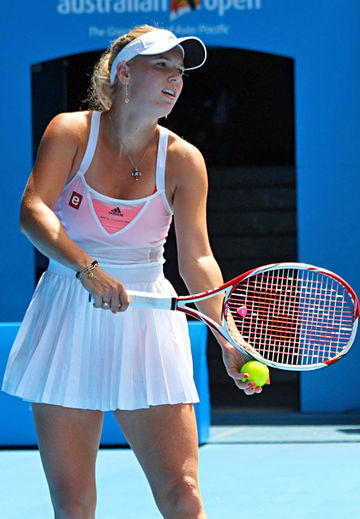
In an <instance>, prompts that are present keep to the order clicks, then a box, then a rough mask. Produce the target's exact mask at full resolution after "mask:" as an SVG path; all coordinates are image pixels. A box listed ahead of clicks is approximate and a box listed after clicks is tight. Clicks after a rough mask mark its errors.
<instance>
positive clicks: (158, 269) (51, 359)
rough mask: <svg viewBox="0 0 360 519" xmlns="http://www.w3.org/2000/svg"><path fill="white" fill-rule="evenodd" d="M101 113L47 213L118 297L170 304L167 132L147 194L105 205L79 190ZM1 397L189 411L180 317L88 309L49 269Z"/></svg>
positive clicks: (69, 281) (65, 277)
mask: <svg viewBox="0 0 360 519" xmlns="http://www.w3.org/2000/svg"><path fill="white" fill-rule="evenodd" d="M100 119H101V112H93V114H92V119H91V129H90V135H89V141H88V145H87V149H86V152H85V155H84V157H83V160H82V163H81V166H80V168H79V171H78V172H77V174H76V175H75V177H74V178H73V179H72V180H71V182H69V184H67V185H66V186H65V188H64V191H63V193H62V195H61V197H60V199H59V201H58V203H57V205H56V207H55V209H54V211H55V213H56V214H57V216H58V217H59V219H60V221H61V223H62V224H63V226H64V227H65V229H66V231H67V233H68V234H69V236H70V238H71V239H72V240H73V241H74V242H75V243H77V244H78V245H79V246H80V247H81V248H83V249H84V250H85V251H86V252H87V253H88V254H89V255H90V256H91V257H93V258H94V259H96V260H97V261H98V262H99V264H100V266H101V268H103V269H104V270H105V271H106V272H108V273H109V274H111V275H113V276H114V277H116V278H118V279H119V280H120V281H122V282H123V283H124V285H125V287H126V288H128V289H133V290H145V291H149V292H155V293H162V294H168V295H171V296H174V295H175V291H174V289H173V287H172V285H171V284H170V282H169V281H168V280H166V279H165V277H164V274H163V263H164V257H163V247H164V243H165V241H166V237H167V233H168V230H169V226H170V223H171V220H172V211H171V208H170V206H169V204H168V201H167V198H166V194H165V162H166V152H167V141H168V132H167V130H166V129H165V128H162V127H160V135H159V144H158V152H157V164H156V190H155V192H154V193H153V194H152V195H151V196H148V197H145V198H142V199H138V200H120V199H117V198H111V197H108V196H104V195H102V194H100V193H98V192H96V191H95V190H94V189H92V188H91V187H90V186H89V185H88V184H87V182H86V171H87V169H88V167H89V166H90V164H91V161H92V158H93V156H94V152H95V148H96V143H97V140H98V134H99V127H100ZM2 389H3V390H4V391H6V392H8V393H10V394H12V395H15V396H19V397H21V398H23V399H24V400H28V401H31V402H42V403H49V404H55V405H62V406H66V407H74V408H82V409H100V410H103V411H108V410H114V409H140V408H146V407H149V406H151V405H161V404H177V403H181V402H183V403H186V402H197V401H198V395H197V391H196V388H195V384H194V381H193V367H192V358H191V349H190V340H189V335H188V327H187V322H186V318H185V316H184V315H182V314H180V313H177V312H171V311H167V310H153V309H142V308H141V309H140V308H131V307H130V308H129V309H128V310H127V311H126V312H124V313H118V314H115V315H114V314H113V313H111V312H110V311H108V310H107V311H104V310H101V309H95V308H94V307H93V305H92V304H90V303H89V302H88V292H87V291H86V290H85V289H84V288H83V286H82V284H81V283H80V282H79V280H77V279H76V278H75V273H74V271H73V270H71V269H68V268H66V267H64V266H62V265H60V264H59V263H57V262H55V261H53V260H50V263H49V267H48V270H47V271H46V272H45V273H44V274H43V276H42V278H41V279H40V281H39V283H38V286H37V288H36V290H35V293H34V296H33V298H32V301H31V303H30V305H29V308H28V310H27V312H26V314H25V317H24V320H23V322H22V325H21V327H20V330H19V333H18V335H17V338H16V340H15V343H14V345H13V347H12V350H11V352H10V356H9V360H8V364H7V368H6V372H5V377H4V382H3V388H2Z"/></svg>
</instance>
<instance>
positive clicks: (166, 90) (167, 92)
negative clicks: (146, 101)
mask: <svg viewBox="0 0 360 519" xmlns="http://www.w3.org/2000/svg"><path fill="white" fill-rule="evenodd" d="M162 93H163V94H165V95H168V96H170V97H171V98H173V99H175V97H176V91H175V90H173V89H172V88H164V89H163V90H162Z"/></svg>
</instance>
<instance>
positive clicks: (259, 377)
mask: <svg viewBox="0 0 360 519" xmlns="http://www.w3.org/2000/svg"><path fill="white" fill-rule="evenodd" d="M241 373H248V374H249V375H250V377H249V378H242V379H241V382H247V381H248V380H251V381H252V382H254V384H255V385H256V386H259V387H260V386H263V385H264V384H266V382H267V381H268V379H269V369H268V367H267V366H265V364H263V363H262V362H258V361H257V360H250V361H249V362H246V363H245V364H244V365H243V367H242V368H241Z"/></svg>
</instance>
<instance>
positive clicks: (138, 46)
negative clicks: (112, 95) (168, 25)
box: [110, 29, 207, 83]
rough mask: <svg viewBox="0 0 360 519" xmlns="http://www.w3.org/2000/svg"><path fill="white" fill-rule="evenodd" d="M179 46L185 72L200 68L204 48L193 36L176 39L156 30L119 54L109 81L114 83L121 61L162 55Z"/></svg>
mask: <svg viewBox="0 0 360 519" xmlns="http://www.w3.org/2000/svg"><path fill="white" fill-rule="evenodd" d="M177 45H179V47H180V48H181V50H182V53H183V56H184V66H185V70H193V69H196V68H199V67H201V66H202V65H203V64H204V63H205V60H206V55H207V53H206V47H205V45H204V44H203V42H202V41H201V40H200V39H199V38H196V37H195V36H185V37H184V38H177V37H176V36H175V35H174V34H173V33H172V32H170V31H167V30H165V29H156V30H155V31H150V32H146V33H145V34H143V35H142V36H140V37H139V38H136V39H135V40H132V41H131V42H130V43H128V44H127V45H125V47H124V48H123V49H122V50H121V51H120V52H119V54H118V55H117V56H116V58H115V59H114V61H113V62H112V65H111V72H110V81H111V83H114V81H115V78H116V68H117V66H118V64H119V63H120V62H121V61H125V62H128V61H130V60H131V59H133V58H135V56H138V55H139V54H140V55H142V56H152V55H154V54H162V53H163V52H167V51H169V50H171V49H173V48H174V47H176V46H177Z"/></svg>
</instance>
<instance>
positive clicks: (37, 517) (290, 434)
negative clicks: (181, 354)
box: [0, 415, 360, 519]
mask: <svg viewBox="0 0 360 519" xmlns="http://www.w3.org/2000/svg"><path fill="white" fill-rule="evenodd" d="M241 421H242V420H238V422H239V423H238V425H236V420H235V425H234V424H232V425H214V426H212V427H211V437H210V441H209V442H208V443H207V444H206V445H203V446H201V447H200V482H201V490H202V497H203V501H204V504H205V507H206V510H207V514H208V517H209V519H224V518H230V517H248V518H251V519H263V518H264V517H266V518H267V519H275V518H276V519H283V518H291V519H300V518H301V519H302V518H306V519H335V518H336V519H339V518H341V519H342V518H349V517H351V518H357V517H360V492H359V490H360V467H359V465H360V419H359V417H352V418H351V419H348V418H347V419H344V418H343V417H342V418H341V419H340V420H326V417H323V418H322V419H321V420H315V421H313V420H309V421H308V422H309V423H307V421H306V420H304V419H301V420H297V419H293V420H291V416H290V418H289V416H288V417H287V418H286V419H285V420H282V419H280V420H279V419H276V417H275V418H274V419H273V418H272V417H271V416H270V415H269V416H268V417H267V419H266V420H263V421H262V423H256V420H250V422H251V423H247V424H246V423H240V422H241ZM233 422H234V421H233ZM0 475H1V476H0V478H1V481H0V483H1V484H0V503H1V504H0V507H1V508H0V510H1V511H0V516H1V518H2V519H20V518H21V519H24V518H25V517H26V518H27V519H47V518H49V519H50V518H51V517H53V515H52V509H51V506H50V500H49V496H48V490H47V486H46V481H45V478H44V476H43V473H42V468H41V464H40V459H39V455H38V452H37V451H36V450H2V451H0ZM97 481H98V508H97V515H96V517H97V519H119V518H123V519H133V518H134V519H135V518H136V519H139V518H141V519H159V518H160V517H161V516H160V514H159V512H158V511H157V509H156V507H155V505H154V503H153V500H152V496H151V492H150V490H149V488H148V485H147V482H146V480H145V477H144V476H143V474H142V472H141V470H140V468H139V466H138V464H137V462H136V460H135V457H134V455H133V453H132V452H131V450H130V449H128V448H119V449H115V448H111V449H108V448H107V449H101V450H100V452H99V456H98V463H97Z"/></svg>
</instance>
